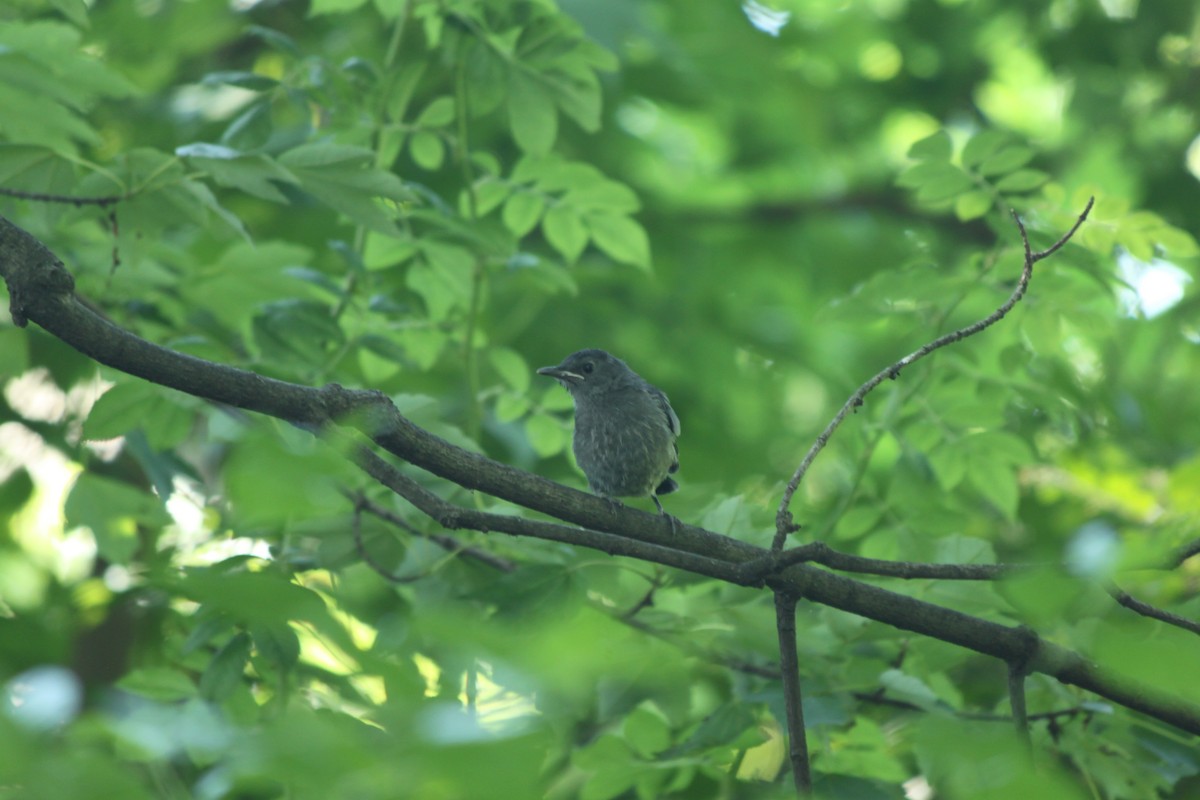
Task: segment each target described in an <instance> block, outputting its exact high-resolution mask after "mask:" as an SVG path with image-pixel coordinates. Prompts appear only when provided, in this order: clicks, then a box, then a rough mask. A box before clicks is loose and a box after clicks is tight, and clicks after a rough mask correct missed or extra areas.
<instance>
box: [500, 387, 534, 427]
mask: <svg viewBox="0 0 1200 800" xmlns="http://www.w3.org/2000/svg"><path fill="white" fill-rule="evenodd" d="M532 405H533V404H532V403H531V402H530V400H529V396H528V395H525V394H515V393H513V392H504V393H502V394H500V395H498V396H497V397H496V407H495V409H494V413H495V414H496V419H497V420H499V421H500V422H515V421H516V420H518V419H520V418H521V417H523V416H525V415H526V414H527V413H528V412H529V409H530V408H531V407H532Z"/></svg>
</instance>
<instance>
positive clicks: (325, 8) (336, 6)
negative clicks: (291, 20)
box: [308, 0, 367, 17]
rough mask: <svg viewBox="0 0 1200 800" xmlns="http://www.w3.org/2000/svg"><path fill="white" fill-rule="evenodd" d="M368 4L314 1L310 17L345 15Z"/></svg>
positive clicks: (343, 0)
mask: <svg viewBox="0 0 1200 800" xmlns="http://www.w3.org/2000/svg"><path fill="white" fill-rule="evenodd" d="M366 4H367V0H313V2H312V5H311V6H310V7H309V11H308V14H309V16H310V17H316V16H319V15H321V14H345V13H346V12H348V11H353V10H354V9H356V8H359V7H360V6H364V5H366Z"/></svg>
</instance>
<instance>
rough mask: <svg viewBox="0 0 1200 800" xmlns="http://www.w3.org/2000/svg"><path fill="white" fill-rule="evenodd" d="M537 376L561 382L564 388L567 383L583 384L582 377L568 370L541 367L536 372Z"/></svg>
mask: <svg viewBox="0 0 1200 800" xmlns="http://www.w3.org/2000/svg"><path fill="white" fill-rule="evenodd" d="M537 374H538V375H545V376H546V377H548V378H554V379H555V380H557V381H561V382H562V383H563V385H564V386H565V385H566V384H568V383H583V376H582V375H580V374H579V373H578V372H571V371H570V370H569V369H563V368H562V367H542V368H541V369H539V370H538V371H537Z"/></svg>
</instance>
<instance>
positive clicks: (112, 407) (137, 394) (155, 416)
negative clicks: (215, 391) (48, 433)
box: [83, 379, 194, 450]
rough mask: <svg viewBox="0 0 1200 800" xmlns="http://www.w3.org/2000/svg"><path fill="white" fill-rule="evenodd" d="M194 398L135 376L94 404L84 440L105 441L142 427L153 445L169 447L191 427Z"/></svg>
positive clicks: (162, 447)
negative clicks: (192, 399) (137, 378)
mask: <svg viewBox="0 0 1200 800" xmlns="http://www.w3.org/2000/svg"><path fill="white" fill-rule="evenodd" d="M192 407H193V401H191V400H190V399H189V398H188V397H187V396H186V395H182V394H178V393H177V392H175V391H174V390H172V389H167V388H165V387H162V386H155V385H154V384H151V383H147V382H145V381H140V380H136V379H131V380H126V381H122V382H121V383H118V384H117V385H116V386H113V387H112V388H111V389H109V390H108V391H107V392H105V393H104V394H103V395H101V397H100V399H99V400H97V401H96V404H95V405H94V406H92V410H91V412H89V413H88V418H87V420H86V421H85V422H84V424H83V435H84V438H85V439H91V440H103V439H113V438H116V437H118V436H124V435H126V434H127V433H129V432H131V431H133V430H136V429H139V428H140V429H141V430H143V431H144V432H145V434H146V438H147V440H148V441H149V443H150V445H151V446H152V447H154V448H155V449H156V450H166V449H168V448H170V447H174V446H175V445H177V444H179V443H180V442H182V441H183V440H184V438H185V437H186V436H187V434H188V432H189V431H190V430H191V427H192V421H193V413H194V412H193V410H192Z"/></svg>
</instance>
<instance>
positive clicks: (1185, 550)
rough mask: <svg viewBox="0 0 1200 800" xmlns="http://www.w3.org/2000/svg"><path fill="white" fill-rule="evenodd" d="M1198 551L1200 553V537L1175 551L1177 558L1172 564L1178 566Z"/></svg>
mask: <svg viewBox="0 0 1200 800" xmlns="http://www.w3.org/2000/svg"><path fill="white" fill-rule="evenodd" d="M1197 553H1200V539H1193V540H1192V541H1190V542H1188V543H1187V544H1185V545H1183V546H1182V547H1180V548H1179V549H1178V550H1176V551H1175V558H1174V560H1173V561H1172V562H1171V566H1172V567H1178V566H1179V565H1180V564H1182V563H1183V562H1185V561H1187V560H1188V559H1189V558H1191V557H1192V556H1194V555H1196V554H1197Z"/></svg>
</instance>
